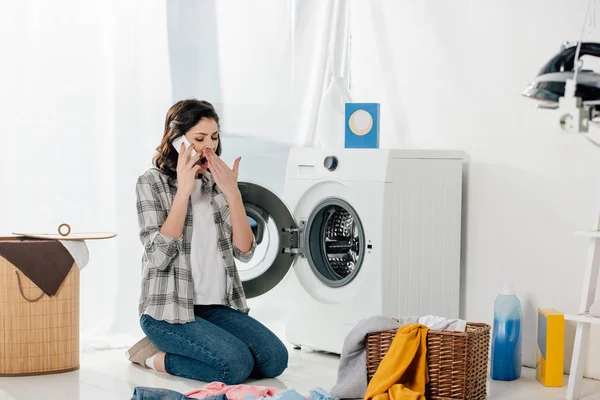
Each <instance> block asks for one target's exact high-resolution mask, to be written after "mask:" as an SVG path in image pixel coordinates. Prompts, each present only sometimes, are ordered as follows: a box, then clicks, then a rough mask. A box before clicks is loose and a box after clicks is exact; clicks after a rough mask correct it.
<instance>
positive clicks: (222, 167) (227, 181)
mask: <svg viewBox="0 0 600 400" xmlns="http://www.w3.org/2000/svg"><path fill="white" fill-rule="evenodd" d="M204 154H205V155H206V159H207V160H208V167H209V168H210V172H211V174H212V176H213V178H214V179H215V182H216V183H217V186H218V187H219V189H221V191H222V192H223V195H224V196H225V198H226V199H227V201H228V202H229V201H231V200H232V199H234V198H236V197H238V196H239V195H240V190H239V189H238V185H237V183H238V170H239V167H240V160H241V157H238V158H237V159H236V160H235V161H234V163H233V169H232V168H229V167H228V166H227V164H225V163H224V162H223V160H221V159H220V158H219V156H217V155H216V154H215V152H214V150H213V149H211V148H205V149H204Z"/></svg>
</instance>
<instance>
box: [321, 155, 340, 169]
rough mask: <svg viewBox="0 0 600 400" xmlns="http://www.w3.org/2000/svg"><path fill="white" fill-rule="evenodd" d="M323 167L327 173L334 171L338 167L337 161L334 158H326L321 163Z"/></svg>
mask: <svg viewBox="0 0 600 400" xmlns="http://www.w3.org/2000/svg"><path fill="white" fill-rule="evenodd" d="M323 166H324V167H325V168H327V169H328V170H329V171H335V169H336V168H337V166H338V159H337V157H336V156H327V157H325V160H324V161H323Z"/></svg>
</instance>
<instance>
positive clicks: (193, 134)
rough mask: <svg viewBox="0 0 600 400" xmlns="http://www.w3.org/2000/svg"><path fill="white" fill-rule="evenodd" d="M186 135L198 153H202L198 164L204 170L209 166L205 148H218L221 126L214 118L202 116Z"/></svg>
mask: <svg viewBox="0 0 600 400" xmlns="http://www.w3.org/2000/svg"><path fill="white" fill-rule="evenodd" d="M185 137H186V138H187V140H188V141H189V142H190V143H191V144H192V146H194V150H196V153H198V154H200V160H198V162H197V164H198V165H200V167H201V171H202V172H204V171H205V170H206V169H207V168H208V165H207V164H206V155H205V154H204V149H206V148H207V147H210V148H211V149H213V150H216V149H217V145H218V144H219V127H218V126H217V122H216V121H215V120H214V119H210V118H202V119H201V120H200V121H199V122H198V123H197V124H196V125H195V126H194V127H192V129H190V130H189V131H187V133H186V134H185Z"/></svg>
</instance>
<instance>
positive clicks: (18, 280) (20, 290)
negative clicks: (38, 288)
mask: <svg viewBox="0 0 600 400" xmlns="http://www.w3.org/2000/svg"><path fill="white" fill-rule="evenodd" d="M15 275H17V283H18V285H19V292H20V293H21V296H22V297H23V298H24V299H25V300H27V301H28V302H30V303H35V302H36V301H38V300H39V299H41V298H42V297H44V291H42V294H40V295H39V297H38V298H37V299H28V298H27V297H26V296H25V293H23V288H22V287H21V277H20V276H19V272H18V271H17V270H15Z"/></svg>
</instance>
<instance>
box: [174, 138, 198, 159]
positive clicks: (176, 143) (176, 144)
mask: <svg viewBox="0 0 600 400" xmlns="http://www.w3.org/2000/svg"><path fill="white" fill-rule="evenodd" d="M181 143H185V148H186V149H187V148H188V147H190V146H191V145H192V144H191V143H190V141H189V140H187V138H186V137H185V135H181V136H179V137H178V138H177V139H175V140H173V147H175V150H177V152H178V153H179V150H180V149H181ZM195 155H196V150H192V154H191V156H190V158H193V157H194V156H195Z"/></svg>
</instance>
